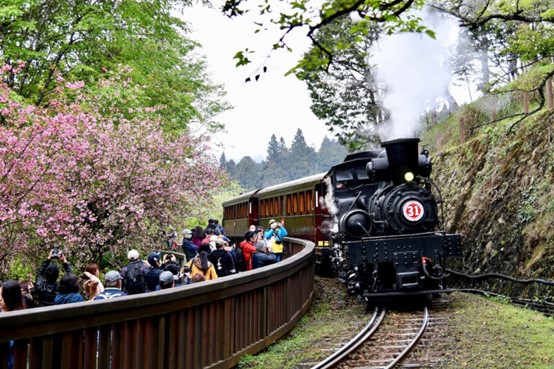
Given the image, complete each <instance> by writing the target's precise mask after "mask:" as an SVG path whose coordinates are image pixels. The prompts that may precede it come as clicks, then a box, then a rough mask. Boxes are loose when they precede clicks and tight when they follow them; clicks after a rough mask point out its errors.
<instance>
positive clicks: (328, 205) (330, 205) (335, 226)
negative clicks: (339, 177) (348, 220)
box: [320, 177, 339, 233]
mask: <svg viewBox="0 0 554 369" xmlns="http://www.w3.org/2000/svg"><path fill="white" fill-rule="evenodd" d="M324 182H325V185H326V186H327V192H326V193H325V197H323V196H322V197H321V198H320V202H321V203H322V204H323V206H324V208H325V209H327V212H328V214H329V215H330V218H331V219H330V220H329V221H327V222H325V224H322V229H323V230H324V231H327V232H332V233H337V232H338V231H339V221H338V218H337V214H338V213H339V209H338V208H337V205H336V204H335V195H334V193H333V184H332V183H331V177H326V178H324Z"/></svg>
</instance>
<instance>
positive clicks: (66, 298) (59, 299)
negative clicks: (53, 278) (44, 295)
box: [54, 292, 85, 305]
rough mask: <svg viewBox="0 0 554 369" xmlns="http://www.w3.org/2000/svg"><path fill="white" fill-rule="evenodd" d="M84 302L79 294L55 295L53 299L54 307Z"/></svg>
mask: <svg viewBox="0 0 554 369" xmlns="http://www.w3.org/2000/svg"><path fill="white" fill-rule="evenodd" d="M81 301H85V299H84V298H83V296H81V294H80V293H79V292H72V293H66V294H63V295H57V296H56V298H55V299H54V305H61V304H71V303H72V302H81Z"/></svg>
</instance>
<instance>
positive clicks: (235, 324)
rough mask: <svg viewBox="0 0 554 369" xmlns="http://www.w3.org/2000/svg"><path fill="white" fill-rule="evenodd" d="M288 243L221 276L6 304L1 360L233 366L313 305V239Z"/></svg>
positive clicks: (29, 364)
mask: <svg viewBox="0 0 554 369" xmlns="http://www.w3.org/2000/svg"><path fill="white" fill-rule="evenodd" d="M286 242H287V246H288V249H289V250H294V251H296V250H299V252H298V253H296V254H295V255H294V256H291V257H289V258H286V259H285V260H283V261H281V262H279V263H277V264H274V265H272V266H267V267H263V268H260V269H256V270H253V271H249V272H244V273H239V274H236V275H233V276H230V277H225V278H221V279H218V280H215V281H206V282H201V283H197V284H192V285H188V286H185V287H179V288H173V289H168V290H164V291H158V292H151V293H145V294H140V295H134V296H127V297H120V298H117V299H113V300H104V301H95V302H90V301H87V302H80V303H74V304H68V305H60V306H52V307H47V308H35V309H29V310H21V311H15V312H10V313H0V360H1V361H0V368H2V369H4V368H7V366H8V355H13V359H14V368H15V369H17V368H29V369H34V368H36V369H50V368H67V369H79V368H84V369H89V368H91V369H92V368H98V369H104V368H106V369H107V368H112V369H117V368H128V369H142V368H154V369H163V368H187V369H188V368H230V367H232V366H234V365H236V364H237V363H238V361H239V359H240V357H241V356H242V355H244V354H254V353H256V352H259V351H260V350H262V349H264V348H265V347H267V346H269V345H270V344H271V343H272V342H274V341H275V340H277V339H278V338H280V337H281V336H282V335H284V334H285V333H287V332H288V331H289V330H290V329H291V328H292V327H293V326H294V324H296V322H297V321H298V320H299V319H300V318H301V317H302V316H303V315H304V313H305V312H306V310H307V309H308V307H309V306H310V304H311V301H312V297H313V293H314V290H313V287H314V283H313V281H314V265H313V251H314V245H313V243H311V242H308V241H303V240H299V239H292V238H288V239H286ZM300 246H302V247H301V248H300ZM294 251H292V252H294ZM10 344H11V346H12V348H10V347H9V346H10Z"/></svg>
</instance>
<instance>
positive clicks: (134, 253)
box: [127, 249, 139, 260]
mask: <svg viewBox="0 0 554 369" xmlns="http://www.w3.org/2000/svg"><path fill="white" fill-rule="evenodd" d="M138 258H139V253H138V251H137V250H134V249H133V250H131V251H129V252H128V253H127V259H129V260H138Z"/></svg>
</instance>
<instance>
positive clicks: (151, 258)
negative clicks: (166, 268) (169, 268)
mask: <svg viewBox="0 0 554 369" xmlns="http://www.w3.org/2000/svg"><path fill="white" fill-rule="evenodd" d="M161 258H162V254H161V253H159V252H151V253H150V254H149V255H148V264H150V265H152V266H155V265H157V264H158V261H160V259H161Z"/></svg>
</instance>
